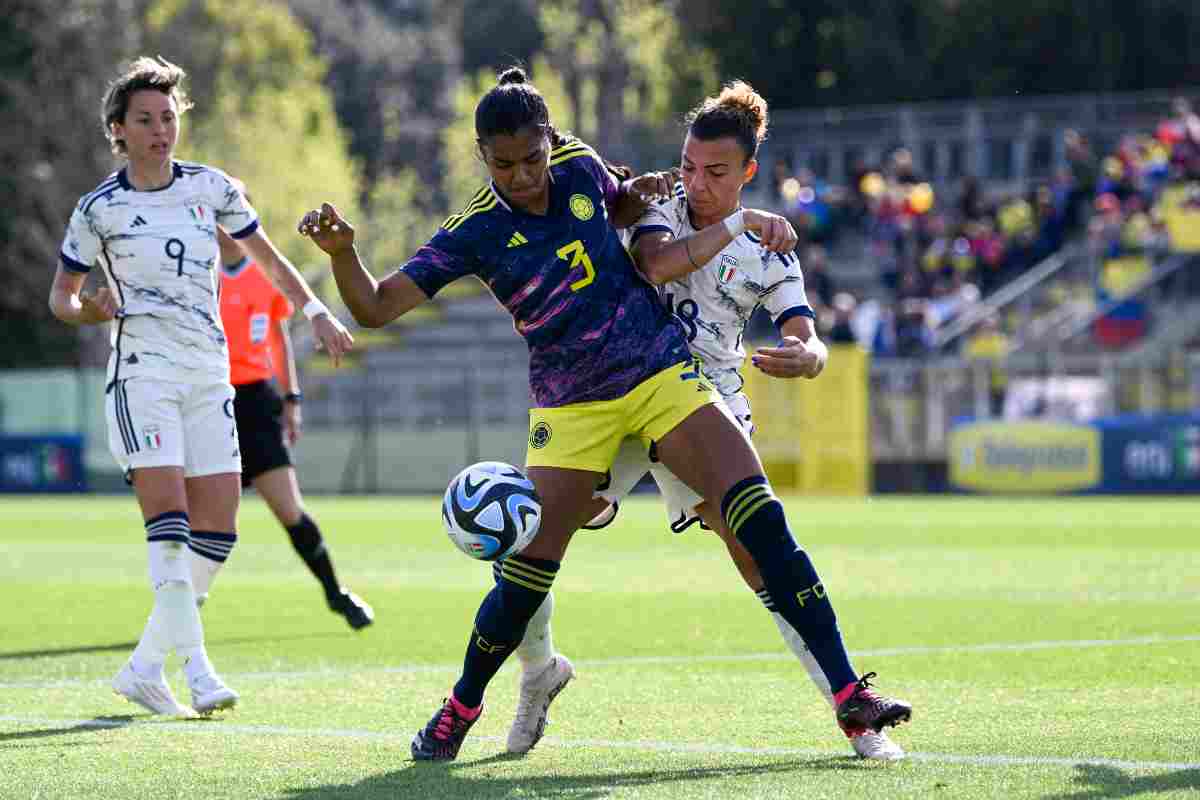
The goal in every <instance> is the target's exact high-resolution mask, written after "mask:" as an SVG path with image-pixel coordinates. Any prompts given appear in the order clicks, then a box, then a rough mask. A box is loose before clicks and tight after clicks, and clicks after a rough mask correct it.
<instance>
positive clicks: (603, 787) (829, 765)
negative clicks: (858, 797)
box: [283, 753, 863, 800]
mask: <svg viewBox="0 0 1200 800" xmlns="http://www.w3.org/2000/svg"><path fill="white" fill-rule="evenodd" d="M520 760H522V756H514V755H508V754H506V753H505V754H500V755H495V756H488V757H487V758H480V759H476V760H474V761H451V762H438V763H431V762H421V763H409V764H407V765H406V766H405V767H403V768H402V769H398V770H395V771H393V772H388V773H385V774H382V775H372V776H371V777H368V778H365V779H363V780H361V781H359V782H357V783H353V784H341V785H336V784H334V785H327V786H316V787H311V788H304V789H290V790H287V791H286V792H285V793H284V795H283V797H284V799H285V800H376V799H379V800H382V798H398V797H414V798H415V797H430V798H433V797H436V798H438V800H451V799H452V798H470V800H501V798H511V797H516V796H529V797H562V798H570V799H571V800H597V799H598V798H602V797H611V796H612V795H613V793H614V792H618V791H620V790H622V789H630V788H636V787H640V786H665V785H667V784H673V783H687V782H694V781H707V780H720V779H723V778H736V777H738V776H742V775H752V776H755V777H761V776H764V775H769V774H784V773H801V772H811V771H812V770H814V769H850V768H856V767H860V766H861V765H862V763H863V762H861V761H860V760H859V759H857V758H855V757H853V756H835V757H821V758H815V759H801V760H797V759H795V758H788V759H787V760H786V761H775V762H768V763H765V764H764V763H756V764H743V765H730V766H727V767H688V768H680V769H671V768H663V769H653V770H638V771H629V770H624V769H621V768H619V767H615V768H614V769H613V770H612V771H607V772H597V773H594V774H591V775H553V774H550V775H546V774H537V772H536V771H537V769H538V767H537V766H536V764H535V765H533V766H531V769H530V772H529V773H528V774H523V775H520V776H513V777H509V776H500V775H497V774H495V773H494V772H492V771H491V770H490V769H489V768H490V767H494V766H499V765H502V764H506V763H508V762H512V761H520Z"/></svg>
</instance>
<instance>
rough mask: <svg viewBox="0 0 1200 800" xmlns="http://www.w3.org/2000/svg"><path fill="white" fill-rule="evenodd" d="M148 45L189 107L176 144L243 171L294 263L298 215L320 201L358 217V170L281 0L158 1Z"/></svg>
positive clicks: (300, 245)
mask: <svg viewBox="0 0 1200 800" xmlns="http://www.w3.org/2000/svg"><path fill="white" fill-rule="evenodd" d="M146 19H147V28H148V33H147V39H148V41H147V45H148V47H150V48H153V51H154V52H161V53H162V54H163V55H164V56H165V57H167V58H170V59H172V60H175V61H177V62H179V63H180V64H181V66H183V67H184V68H185V69H187V70H188V73H189V84H188V88H189V90H190V92H191V93H192V97H193V99H194V100H195V101H196V108H195V109H193V110H192V111H191V112H189V114H188V115H187V116H185V117H184V130H183V135H182V141H181V143H180V147H179V152H180V155H181V156H182V157H184V158H188V159H191V160H195V161H200V162H203V163H208V164H212V165H213V166H216V167H218V168H220V169H223V170H225V171H226V172H228V173H230V174H231V175H234V176H236V177H238V178H241V179H242V180H243V181H245V183H246V186H247V187H248V190H249V193H250V195H251V198H252V200H253V202H254V206H255V208H256V209H257V210H258V212H259V214H260V215H261V217H262V219H263V223H264V226H265V228H266V230H267V231H268V232H269V233H270V234H271V235H272V236H273V239H274V241H275V243H276V245H277V246H279V248H280V249H281V250H282V251H283V252H284V253H286V254H287V255H288V257H289V258H291V259H292V260H293V261H294V262H295V263H297V264H298V265H303V264H304V263H305V262H306V261H308V260H309V259H312V258H313V252H314V251H313V249H312V247H311V245H309V244H308V243H307V242H305V241H304V240H303V239H302V238H301V237H300V236H299V235H297V234H296V233H295V226H296V221H297V220H298V219H299V218H300V217H301V216H302V215H303V213H304V212H305V211H307V210H308V209H309V208H312V207H313V206H314V205H316V204H318V203H320V202H321V201H324V200H327V201H329V202H332V203H335V204H336V205H337V206H338V207H339V208H340V209H342V210H343V211H344V212H345V213H346V214H347V215H349V216H350V217H351V218H355V217H357V216H358V209H359V191H360V186H361V183H360V175H359V168H358V165H357V164H356V162H355V161H354V159H353V158H351V156H350V152H349V141H348V136H347V134H346V133H345V132H344V131H343V130H342V129H341V127H340V126H339V124H338V119H337V115H336V113H335V111H334V104H333V98H332V96H331V94H330V92H329V90H328V89H327V88H326V87H325V86H324V85H323V83H322V81H323V79H324V77H325V73H326V67H325V65H324V63H323V62H322V61H321V60H320V59H318V58H317V57H316V56H315V55H314V53H313V50H312V48H313V42H312V37H311V35H310V34H309V32H308V31H307V29H305V28H304V27H303V26H302V25H301V24H300V23H299V22H298V21H297V20H296V18H295V17H293V16H292V15H291V13H290V12H289V11H288V9H287V6H286V5H285V4H283V3H282V2H274V0H259V2H256V3H253V4H247V3H243V2H240V1H239V0H158V1H157V2H155V3H153V4H152V5H151V7H150V8H149V10H148V12H147V16H146Z"/></svg>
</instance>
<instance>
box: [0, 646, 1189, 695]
mask: <svg viewBox="0 0 1200 800" xmlns="http://www.w3.org/2000/svg"><path fill="white" fill-rule="evenodd" d="M1183 642H1200V634H1194V635H1185V636H1139V637H1136V638H1132V639H1059V640H1049V641H1036V642H1003V643H1001V642H992V643H986V644H964V645H943V646H938V647H884V648H878V649H874V650H852V651H850V655H851V656H852V657H854V658H881V657H884V656H914V655H942V654H947V655H953V654H960V653H990V652H1010V653H1013V652H1025V651H1030V650H1082V649H1089V648H1095V647H1136V646H1138V645H1158V644H1178V643H1183ZM218 646H219V643H218ZM794 658H795V656H793V655H792V654H791V653H749V654H743V655H710V656H629V657H625V658H597V659H590V660H588V659H581V660H579V661H575V663H576V664H577V665H578V666H581V667H636V666H643V665H655V664H664V665H675V664H683V665H686V664H714V663H731V662H734V663H737V662H747V661H790V660H792V659H794ZM31 660H32V658H31ZM461 668H462V662H458V663H453V664H399V665H394V666H363V667H354V668H348V667H327V668H321V669H308V670H274V671H268V672H242V673H226V677H228V678H230V679H234V680H303V679H306V678H322V677H324V678H341V677H346V676H349V675H368V674H402V675H411V674H414V673H422V672H432V673H450V674H455V673H457V672H458V670H460V669H461ZM107 682H108V681H107V680H105V679H102V678H63V679H60V680H53V679H51V680H46V679H41V680H39V679H37V678H32V677H31V678H26V679H17V680H10V681H0V689H53V688H62V687H69V686H99V685H103V684H106V683H107Z"/></svg>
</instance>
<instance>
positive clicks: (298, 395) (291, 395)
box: [283, 392, 304, 404]
mask: <svg viewBox="0 0 1200 800" xmlns="http://www.w3.org/2000/svg"><path fill="white" fill-rule="evenodd" d="M303 399H304V392H288V393H287V394H285V395H284V396H283V402H285V403H296V404H299V403H300V401H301V400H303Z"/></svg>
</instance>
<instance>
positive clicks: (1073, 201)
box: [1063, 129, 1099, 230]
mask: <svg viewBox="0 0 1200 800" xmlns="http://www.w3.org/2000/svg"><path fill="white" fill-rule="evenodd" d="M1063 146H1064V151H1065V152H1064V155H1065V156H1066V159H1067V167H1068V169H1069V170H1070V172H1071V190H1070V194H1069V195H1068V197H1067V227H1068V228H1070V229H1072V230H1081V229H1083V228H1084V227H1085V226H1086V220H1085V213H1086V211H1087V204H1088V203H1090V202H1091V199H1092V197H1094V196H1095V193H1096V182H1097V180H1098V178H1099V165H1098V164H1097V162H1096V156H1095V154H1094V153H1093V152H1092V146H1091V144H1090V143H1089V142H1088V140H1087V138H1086V137H1084V136H1083V134H1081V133H1080V132H1079V131H1077V130H1074V129H1068V130H1067V131H1065V132H1064V133H1063Z"/></svg>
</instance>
